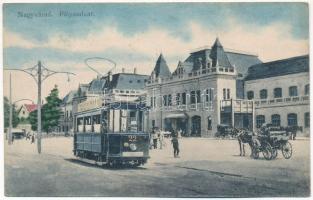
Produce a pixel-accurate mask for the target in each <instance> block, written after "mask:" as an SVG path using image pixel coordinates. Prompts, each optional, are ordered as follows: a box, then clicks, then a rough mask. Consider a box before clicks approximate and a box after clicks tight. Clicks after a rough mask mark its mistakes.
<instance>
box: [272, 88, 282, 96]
mask: <svg viewBox="0 0 313 200" xmlns="http://www.w3.org/2000/svg"><path fill="white" fill-rule="evenodd" d="M282 96H283V95H282V89H281V88H275V89H274V98H281V97H282Z"/></svg>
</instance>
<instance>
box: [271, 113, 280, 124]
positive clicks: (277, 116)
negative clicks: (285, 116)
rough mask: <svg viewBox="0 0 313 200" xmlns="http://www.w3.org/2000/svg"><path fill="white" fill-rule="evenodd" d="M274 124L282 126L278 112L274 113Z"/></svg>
mask: <svg viewBox="0 0 313 200" xmlns="http://www.w3.org/2000/svg"><path fill="white" fill-rule="evenodd" d="M272 124H273V125H274V126H280V115H278V114H274V115H272Z"/></svg>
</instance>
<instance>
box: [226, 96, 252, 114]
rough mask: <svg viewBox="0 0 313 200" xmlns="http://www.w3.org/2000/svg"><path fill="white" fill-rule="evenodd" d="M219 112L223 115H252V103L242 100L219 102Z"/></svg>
mask: <svg viewBox="0 0 313 200" xmlns="http://www.w3.org/2000/svg"><path fill="white" fill-rule="evenodd" d="M221 112H223V113H230V112H234V113H252V112H253V101H251V100H243V99H229V100H222V101H221Z"/></svg>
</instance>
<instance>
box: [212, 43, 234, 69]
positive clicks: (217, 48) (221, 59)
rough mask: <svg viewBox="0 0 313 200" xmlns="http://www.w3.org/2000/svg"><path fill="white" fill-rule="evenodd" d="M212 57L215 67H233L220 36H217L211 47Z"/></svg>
mask: <svg viewBox="0 0 313 200" xmlns="http://www.w3.org/2000/svg"><path fill="white" fill-rule="evenodd" d="M210 58H211V59H212V66H213V67H216V66H222V67H232V65H231V64H230V62H229V60H228V57H227V55H226V53H225V51H224V48H223V46H222V44H221V43H220V41H219V39H218V38H216V40H215V42H214V45H213V46H212V48H211V52H210Z"/></svg>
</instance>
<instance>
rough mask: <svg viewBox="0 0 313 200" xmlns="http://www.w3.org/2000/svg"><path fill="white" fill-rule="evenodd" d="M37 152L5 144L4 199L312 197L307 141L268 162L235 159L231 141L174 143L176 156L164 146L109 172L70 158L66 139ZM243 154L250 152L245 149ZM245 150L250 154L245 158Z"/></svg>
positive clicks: (52, 141)
mask: <svg viewBox="0 0 313 200" xmlns="http://www.w3.org/2000/svg"><path fill="white" fill-rule="evenodd" d="M42 143H43V153H42V154H41V155H38V154H37V153H36V145H34V144H30V141H29V140H28V141H25V140H15V141H14V144H13V145H11V146H8V145H7V144H6V145H5V193H6V195H7V196H132V197H142V196H147V197H258V196H262V197H269V196H280V197H285V196H308V195H309V194H310V163H309V159H310V156H309V155H310V148H309V145H310V142H309V140H297V141H291V143H292V145H293V156H292V158H291V159H289V160H286V159H284V158H283V157H282V155H281V153H280V152H279V155H278V158H277V159H275V160H272V161H267V160H264V159H263V158H262V157H261V158H260V159H258V160H254V159H251V158H250V157H249V155H247V156H245V157H240V156H238V154H239V147H238V144H237V141H236V140H215V139H205V138H182V139H180V150H181V153H180V158H173V155H172V147H171V144H170V141H169V140H167V141H166V145H165V147H164V148H163V149H156V150H151V151H150V156H151V159H149V161H148V163H147V164H146V165H144V166H142V167H139V168H135V169H109V168H101V167H99V166H96V165H91V164H87V163H83V162H80V161H78V160H77V159H75V157H73V155H72V147H73V143H72V138H71V137H68V138H66V137H58V138H46V139H43V141H42ZM246 148H247V149H249V147H248V146H247V147H246ZM249 153H250V152H249V151H248V152H247V154H249Z"/></svg>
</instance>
